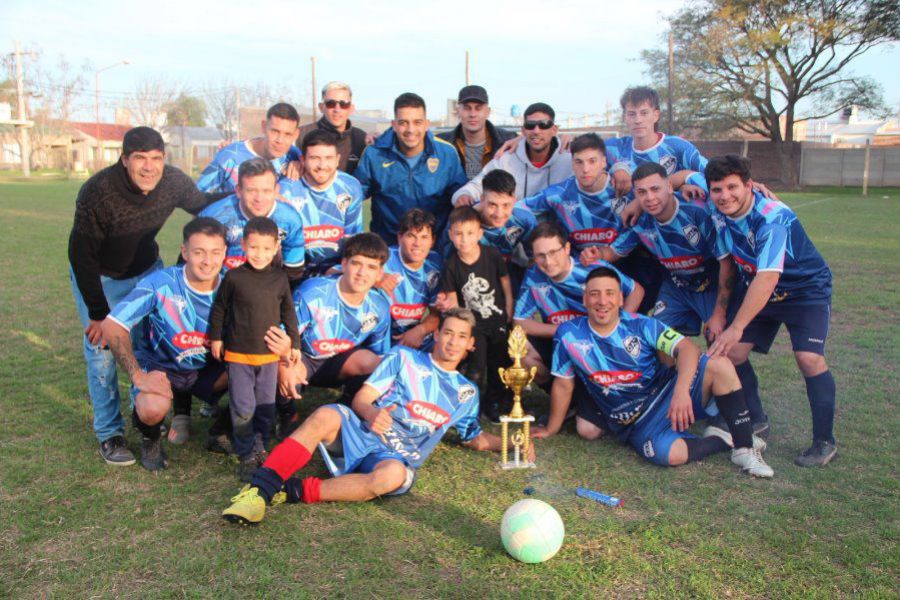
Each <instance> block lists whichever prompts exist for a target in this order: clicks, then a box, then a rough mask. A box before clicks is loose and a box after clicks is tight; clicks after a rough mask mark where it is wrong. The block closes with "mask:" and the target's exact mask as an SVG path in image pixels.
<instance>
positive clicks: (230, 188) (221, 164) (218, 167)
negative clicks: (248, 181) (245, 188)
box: [197, 140, 300, 194]
mask: <svg viewBox="0 0 900 600" xmlns="http://www.w3.org/2000/svg"><path fill="white" fill-rule="evenodd" d="M251 158H259V155H258V154H257V153H256V152H254V151H253V150H251V149H250V140H241V141H239V142H234V143H233V144H229V145H227V146H225V147H224V148H222V149H221V150H219V151H218V152H217V153H216V155H215V156H214V157H213V159H212V160H211V161H210V162H209V164H208V165H206V168H205V169H203V172H202V173H200V178H199V179H197V188H198V189H199V190H200V191H201V192H206V193H208V194H210V193H229V194H233V193H234V189H235V188H236V187H237V183H238V168H239V167H240V166H241V163H244V162H246V161H248V160H250V159H251ZM295 160H300V149H299V148H297V147H296V146H291V149H290V150H288V151H287V154H285V155H284V156H280V157H278V158H273V159H272V160H271V161H270V162H271V163H272V167H273V168H274V169H275V173H276V174H277V175H278V181H279V182H281V181H284V180H288V179H287V176H286V175H285V172H286V171H287V166H288V164H289V163H290V162H291V161H295ZM288 181H289V180H288Z"/></svg>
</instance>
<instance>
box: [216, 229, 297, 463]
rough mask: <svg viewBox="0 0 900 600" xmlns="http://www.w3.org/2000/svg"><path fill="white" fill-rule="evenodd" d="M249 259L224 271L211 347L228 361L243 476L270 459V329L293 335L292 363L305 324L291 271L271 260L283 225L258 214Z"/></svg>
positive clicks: (249, 235) (274, 368) (248, 242)
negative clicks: (296, 305) (296, 302)
mask: <svg viewBox="0 0 900 600" xmlns="http://www.w3.org/2000/svg"><path fill="white" fill-rule="evenodd" d="M241 247H242V248H243V250H244V254H246V255H247V262H246V263H244V264H242V265H241V266H239V267H237V268H234V269H231V270H230V271H228V273H226V274H225V278H224V279H223V280H222V285H221V286H220V287H219V291H218V293H217V294H216V299H215V300H214V301H213V307H212V312H211V313H210V318H209V339H210V340H211V344H210V346H211V347H210V351H211V353H212V355H213V357H215V358H216V359H217V360H225V362H226V363H228V392H229V395H230V396H231V403H230V409H231V425H232V430H233V440H234V442H233V443H234V451H235V454H237V455H238V457H240V459H241V464H240V467H239V469H238V476H239V477H240V478H241V480H242V481H250V475H251V474H252V473H253V471H254V470H256V468H257V467H258V466H259V465H261V464H262V463H263V461H264V460H265V459H266V443H267V442H268V441H269V429H270V427H271V425H272V421H273V419H274V416H275V389H276V387H277V385H278V361H279V357H278V356H276V355H275V354H272V352H271V351H270V350H269V349H268V347H267V346H266V342H265V335H266V331H268V329H269V327H272V326H276V327H277V326H278V325H280V324H282V323H283V324H284V327H285V330H286V331H287V334H288V335H289V336H290V338H291V354H290V361H291V362H292V363H294V362H296V361H297V360H299V359H300V328H299V325H298V322H297V313H296V312H294V301H293V297H292V296H291V287H290V284H289V283H288V278H287V275H286V274H285V273H284V271H283V270H281V269H280V268H276V267H275V266H274V265H273V264H272V261H273V259H274V258H275V255H276V254H278V251H279V245H278V226H277V225H276V224H275V222H274V221H272V220H271V219H268V218H266V217H253V218H252V219H250V220H249V221H248V222H247V225H246V226H244V239H243V240H242V241H241Z"/></svg>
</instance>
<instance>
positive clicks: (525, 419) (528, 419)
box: [500, 415, 534, 423]
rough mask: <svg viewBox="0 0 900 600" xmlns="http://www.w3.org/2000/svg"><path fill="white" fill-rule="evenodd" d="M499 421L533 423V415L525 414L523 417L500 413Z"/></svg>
mask: <svg viewBox="0 0 900 600" xmlns="http://www.w3.org/2000/svg"><path fill="white" fill-rule="evenodd" d="M500 422H501V423H533V422H534V415H525V416H523V417H511V416H509V415H502V416H501V417H500Z"/></svg>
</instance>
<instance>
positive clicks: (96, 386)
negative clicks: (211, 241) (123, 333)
mask: <svg viewBox="0 0 900 600" xmlns="http://www.w3.org/2000/svg"><path fill="white" fill-rule="evenodd" d="M162 266H163V262H162V260H157V261H156V263H154V264H153V266H152V267H150V268H149V269H147V270H146V271H145V272H143V273H141V274H140V275H137V276H136V277H131V278H130V279H112V278H110V277H104V276H101V277H100V283H101V285H103V294H104V295H105V296H106V302H107V303H108V304H109V307H110V308H113V307H114V306H115V305H116V304H118V303H119V302H120V301H121V300H122V299H123V298H124V297H125V296H127V295H128V294H129V292H131V290H133V289H134V287H135V286H136V285H137V283H138V281H140V280H141V279H143V278H144V277H146V276H147V275H149V274H150V273H152V272H154V271H157V270H159V269H161V268H162ZM69 280H70V281H71V282H72V294H73V295H74V296H75V308H76V309H77V310H78V318H79V319H80V320H81V326H82V327H85V328H86V327H87V326H88V322H89V321H90V317H89V316H88V309H87V305H86V304H85V303H84V298H83V297H82V296H81V290H79V289H78V284H77V283H76V282H75V274H74V273H73V272H72V268H71V267H69ZM140 329H141V328H140V327H133V328H132V329H131V336H132V345H134V343H135V339H134V338H135V335H137V334H139V333H140ZM82 338H83V339H82V343H83V346H84V347H83V350H84V360H85V362H86V363H87V380H88V392H89V393H90V395H91V405H92V406H93V409H94V434H95V435H96V436H97V439H98V440H100V441H101V442H105V441H106V440H108V439H109V438H111V437H114V436H117V435H124V434H125V422H124V421H123V420H122V412H121V409H120V406H121V404H122V396H121V395H120V394H119V379H118V374H117V373H116V359H115V358H114V357H113V355H112V352H110V351H109V348H108V347H107V348H101V347H100V346H94V345H92V344H91V343H90V342H88V339H87V336H86V335H85V336H82Z"/></svg>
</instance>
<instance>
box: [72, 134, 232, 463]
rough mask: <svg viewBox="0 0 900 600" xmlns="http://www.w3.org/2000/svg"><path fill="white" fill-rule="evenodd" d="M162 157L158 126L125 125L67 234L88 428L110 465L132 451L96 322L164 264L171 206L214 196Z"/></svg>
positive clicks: (127, 459) (193, 205) (192, 209)
mask: <svg viewBox="0 0 900 600" xmlns="http://www.w3.org/2000/svg"><path fill="white" fill-rule="evenodd" d="M165 159H166V155H165V145H164V143H163V139H162V136H160V134H159V133H158V132H157V131H155V130H153V129H151V128H149V127H135V128H133V129H131V130H129V131H128V132H127V133H126V134H125V138H124V140H123V143H122V159H121V161H119V162H117V163H116V164H114V165H112V166H110V167H107V168H105V169H103V170H102V171H99V172H97V173H96V174H94V176H93V177H91V178H90V179H88V180H87V181H86V182H85V183H84V185H83V186H81V190H80V191H79V192H78V198H77V199H76V205H75V221H74V224H73V226H72V232H71V234H70V235H69V263H70V269H69V274H70V278H71V281H72V292H73V294H74V296H75V304H76V307H77V309H78V316H79V318H80V319H81V324H82V326H83V327H84V358H85V360H86V362H87V377H88V390H89V392H90V395H91V403H92V405H93V409H94V432H95V434H96V435H97V439H98V440H99V441H100V455H101V456H102V457H103V459H104V460H105V461H106V462H107V463H108V464H111V465H131V464H134V456H133V455H132V454H131V452H130V451H129V450H128V449H127V448H126V447H125V438H124V432H125V423H124V421H123V420H122V414H121V411H120V408H119V407H120V404H121V397H120V396H119V386H118V378H117V376H116V363H115V359H114V358H113V355H112V353H111V352H110V351H109V349H108V348H107V347H106V341H105V340H104V339H103V332H102V330H101V328H100V323H101V322H102V321H103V319H104V318H105V317H106V315H107V314H108V313H109V311H110V306H115V305H116V304H117V303H118V302H119V300H121V299H122V298H124V297H125V296H126V295H127V294H128V293H129V292H130V291H131V290H132V289H133V288H134V286H135V285H136V284H137V282H138V281H140V280H141V279H142V278H143V277H144V276H146V275H149V274H150V273H152V272H153V271H155V270H157V269H159V268H161V267H162V260H161V259H160V257H159V246H157V244H156V234H157V233H159V230H160V229H162V226H163V225H164V224H165V222H166V219H168V218H169V215H171V214H172V212H173V211H174V210H175V208H176V207H178V208H182V209H184V210H186V211H188V212H189V213H191V214H196V213H198V212H200V210H201V209H202V208H203V207H204V206H206V205H207V204H208V203H209V201H210V200H212V199H214V197H208V196H206V195H204V194H203V193H201V192H199V191H198V190H197V188H196V187H195V186H194V182H193V181H192V180H191V178H190V177H188V176H187V175H185V174H184V173H182V172H181V171H179V170H178V169H176V168H175V167H171V166H168V165H166V164H165ZM138 329H140V328H135V330H138ZM160 391H161V392H165V391H164V390H160Z"/></svg>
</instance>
